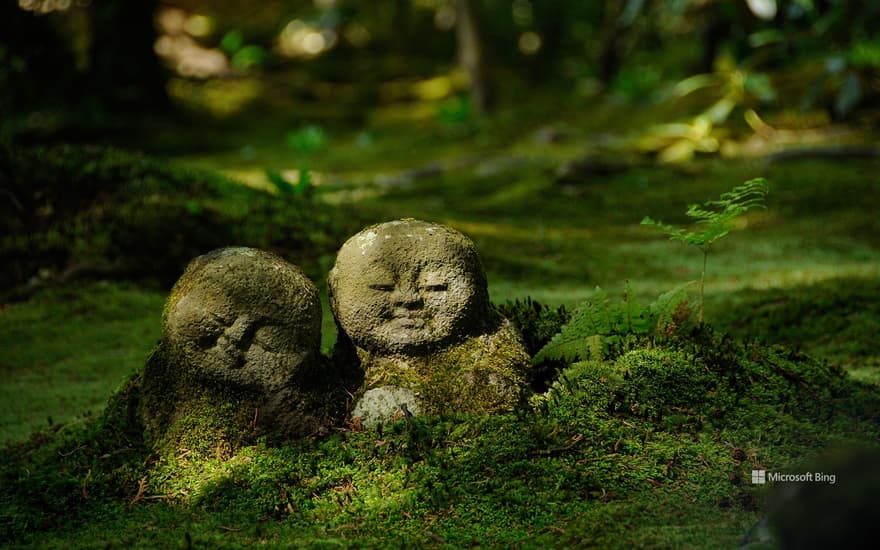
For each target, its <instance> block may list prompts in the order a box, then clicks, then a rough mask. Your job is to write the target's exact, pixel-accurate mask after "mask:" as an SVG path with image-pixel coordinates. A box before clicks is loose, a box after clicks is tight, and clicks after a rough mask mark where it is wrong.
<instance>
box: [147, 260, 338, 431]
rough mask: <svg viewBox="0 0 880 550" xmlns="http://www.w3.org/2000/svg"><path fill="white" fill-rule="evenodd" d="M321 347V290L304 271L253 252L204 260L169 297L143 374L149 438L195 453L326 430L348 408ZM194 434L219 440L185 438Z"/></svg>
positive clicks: (192, 265) (191, 268)
mask: <svg viewBox="0 0 880 550" xmlns="http://www.w3.org/2000/svg"><path fill="white" fill-rule="evenodd" d="M320 343H321V303H320V299H319V295H318V289H317V288H316V287H315V285H314V284H313V283H312V282H311V281H310V280H309V279H308V277H306V276H305V275H304V274H303V273H302V271H300V269H299V268H297V267H296V266H294V265H292V264H289V263H288V262H286V261H284V260H283V259H281V258H279V257H278V256H275V255H274V254H270V253H268V252H263V251H260V250H256V249H252V248H224V249H220V250H216V251H213V252H210V253H208V254H205V255H203V256H199V257H198V258H196V259H195V260H193V261H192V262H191V263H190V265H189V266H188V267H187V269H186V271H185V272H184V274H183V276H181V278H180V279H179V280H178V282H177V284H175V286H174V289H173V290H172V292H171V295H170V297H169V299H168V302H167V303H166V305H165V315H164V332H163V337H162V341H161V343H160V345H159V348H158V349H157V350H156V352H154V353H153V355H152V356H151V358H150V360H149V361H148V363H147V366H146V368H145V370H144V375H143V387H144V390H143V398H142V405H141V407H142V416H143V418H144V421H145V424H146V426H147V428H148V431H149V432H150V434H151V436H152V437H153V439H160V440H167V441H169V442H172V443H174V444H184V443H185V444H187V445H192V444H193V440H196V439H199V440H224V441H228V442H230V443H234V441H232V440H236V441H242V442H246V441H247V440H250V439H253V436H256V435H267V434H268V435H276V436H278V437H282V438H283V437H289V436H296V435H304V434H308V433H314V432H318V431H322V430H323V429H326V426H327V425H328V424H329V422H330V419H331V418H332V417H333V416H334V408H335V407H337V406H339V408H340V409H341V408H342V407H341V400H336V399H334V398H332V397H331V395H332V394H333V390H332V387H333V385H334V384H337V386H338V382H339V381H338V380H337V377H336V376H335V375H334V373H333V371H331V370H328V365H327V362H326V361H325V360H324V359H323V358H322V356H321V354H320ZM197 419H198V422H197V421H196V420H197ZM196 426H199V429H203V428H205V427H206V426H207V427H214V428H216V429H215V432H216V433H215V434H213V435H208V436H205V434H194V433H188V431H191V430H192V429H194V427H196ZM187 441H188V442H187Z"/></svg>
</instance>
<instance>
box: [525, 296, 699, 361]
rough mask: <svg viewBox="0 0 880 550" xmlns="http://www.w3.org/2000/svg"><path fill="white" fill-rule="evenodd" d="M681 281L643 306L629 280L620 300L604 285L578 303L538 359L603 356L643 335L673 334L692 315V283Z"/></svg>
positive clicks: (607, 355)
mask: <svg viewBox="0 0 880 550" xmlns="http://www.w3.org/2000/svg"><path fill="white" fill-rule="evenodd" d="M689 286H690V284H685V285H681V286H679V287H676V288H675V289H672V290H670V291H668V292H666V293H664V294H662V295H661V296H660V297H658V299H657V300H656V301H654V302H653V303H652V304H651V305H650V306H648V307H642V306H641V305H640V304H639V303H638V301H637V300H636V299H635V297H634V296H633V295H632V292H631V290H630V287H629V282H627V283H626V287H625V289H624V294H623V298H622V299H621V301H620V302H615V301H612V300H610V299H609V298H608V295H607V294H606V293H605V292H604V291H603V290H602V289H596V292H595V294H594V295H593V296H592V297H591V298H589V299H588V300H586V301H585V302H583V303H582V304H581V305H580V306H578V307H577V308H576V309H575V310H574V312H573V313H572V314H571V321H570V322H569V323H568V324H566V325H565V326H564V327H562V330H561V331H560V332H559V333H557V334H556V335H555V336H554V337H553V338H552V339H551V340H550V341H549V342H548V343H547V345H545V346H544V347H543V348H542V349H541V350H540V351H539V352H538V353H537V355H535V358H534V362H536V363H540V362H541V361H545V360H562V361H565V362H567V363H572V362H574V361H578V360H588V359H591V360H603V359H607V358H609V357H612V356H616V355H619V354H620V353H622V351H623V350H625V349H627V348H628V347H630V346H633V345H635V344H636V343H637V342H639V341H640V339H643V338H647V337H652V336H664V335H671V334H673V333H675V332H677V331H679V330H681V328H682V327H683V326H685V325H686V324H687V322H688V319H689V318H690V314H691V311H690V308H688V305H687V304H688V292H687V291H688V287H689Z"/></svg>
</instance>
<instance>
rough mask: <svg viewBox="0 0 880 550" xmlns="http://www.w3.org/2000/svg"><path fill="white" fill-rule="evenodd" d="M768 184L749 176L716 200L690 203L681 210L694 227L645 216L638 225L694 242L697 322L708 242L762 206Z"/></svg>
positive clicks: (707, 255) (690, 243)
mask: <svg viewBox="0 0 880 550" xmlns="http://www.w3.org/2000/svg"><path fill="white" fill-rule="evenodd" d="M769 192H770V186H769V184H768V183H767V180H765V179H764V178H756V179H753V180H749V181H747V182H745V183H744V184H742V185H738V186H736V187H734V188H733V189H731V190H730V191H728V192H727V193H723V194H722V195H721V197H720V198H719V199H718V200H714V201H706V202H704V203H703V204H702V206H701V205H698V204H691V205H690V206H688V209H687V212H685V214H686V215H687V216H688V217H689V218H693V219H694V220H695V221H696V224H697V229H695V230H694V231H688V230H686V229H683V228H680V227H675V226H672V225H667V224H665V223H663V222H660V221H658V220H654V219H651V218H649V217H647V216H645V218H644V219H643V220H642V225H656V226H657V227H659V228H660V229H661V230H663V232H665V233H666V234H667V235H669V238H670V239H672V240H674V241H681V242H683V243H687V244H689V245H691V246H695V247H697V248H699V249H700V251H701V252H702V253H703V270H702V272H701V273H700V310H699V311H700V313H699V317H698V319H697V323H698V324H700V325H702V324H703V302H704V300H703V298H704V287H705V281H706V263H707V260H708V258H709V250H710V248H711V247H712V244H713V243H714V242H715V241H717V240H718V239H720V238H721V237H723V236H725V235H727V234H728V233H730V231H731V230H732V229H733V227H734V225H735V224H736V220H737V218H739V217H740V216H741V215H742V214H743V213H745V212H746V211H747V210H750V209H752V208H764V209H766V208H767V206H766V202H765V200H766V198H767V193H769Z"/></svg>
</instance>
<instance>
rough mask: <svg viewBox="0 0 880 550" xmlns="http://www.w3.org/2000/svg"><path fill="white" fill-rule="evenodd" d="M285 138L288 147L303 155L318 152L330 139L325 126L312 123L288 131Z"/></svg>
mask: <svg viewBox="0 0 880 550" xmlns="http://www.w3.org/2000/svg"><path fill="white" fill-rule="evenodd" d="M284 139H285V143H287V147H289V148H290V149H293V150H294V151H295V152H297V153H299V154H301V155H311V154H314V153H317V152H318V151H321V150H322V149H324V148H325V147H326V146H327V144H328V143H329V141H330V138H329V136H328V135H327V132H325V131H324V129H323V128H321V127H320V126H314V125H311V124H310V125H307V126H303V127H301V128H298V129H296V130H293V131H291V132H288V133H287V135H286V136H285V138H284Z"/></svg>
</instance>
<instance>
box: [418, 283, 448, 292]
mask: <svg viewBox="0 0 880 550" xmlns="http://www.w3.org/2000/svg"><path fill="white" fill-rule="evenodd" d="M422 288H423V289H425V290H427V291H428V292H443V291H444V290H448V289H449V285H448V284H446V283H433V284H430V285H422Z"/></svg>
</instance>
